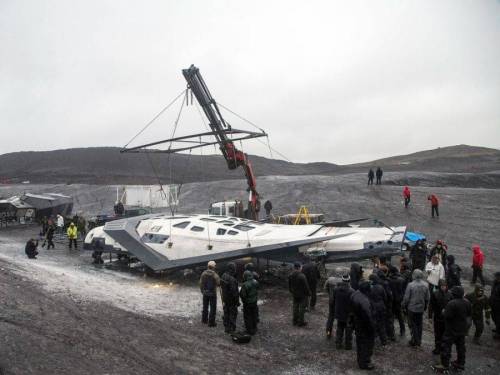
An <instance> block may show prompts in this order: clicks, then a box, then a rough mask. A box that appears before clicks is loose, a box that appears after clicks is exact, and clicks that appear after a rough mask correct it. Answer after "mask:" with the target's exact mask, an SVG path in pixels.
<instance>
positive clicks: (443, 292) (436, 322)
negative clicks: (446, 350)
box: [429, 279, 452, 355]
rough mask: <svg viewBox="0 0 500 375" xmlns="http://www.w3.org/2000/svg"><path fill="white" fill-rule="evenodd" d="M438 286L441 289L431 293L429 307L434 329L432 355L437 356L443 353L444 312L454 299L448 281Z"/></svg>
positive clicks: (441, 282)
mask: <svg viewBox="0 0 500 375" xmlns="http://www.w3.org/2000/svg"><path fill="white" fill-rule="evenodd" d="M438 285H439V287H438V288H437V289H436V290H435V291H434V292H433V293H431V301H430V305H429V319H432V321H433V327H434V350H433V351H432V354H436V355H437V354H439V353H440V352H441V340H442V338H443V334H444V316H443V311H444V308H445V307H446V305H447V304H448V302H450V301H451V299H452V295H451V293H450V292H449V291H448V285H447V283H446V280H443V279H441V280H439V284H438Z"/></svg>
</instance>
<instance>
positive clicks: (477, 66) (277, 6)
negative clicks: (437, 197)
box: [0, 0, 500, 164]
mask: <svg viewBox="0 0 500 375" xmlns="http://www.w3.org/2000/svg"><path fill="white" fill-rule="evenodd" d="M192 63H194V64H195V65H197V66H198V67H199V68H200V70H201V72H202V74H203V76H204V78H205V81H206V83H207V84H208V87H209V88H210V90H211V93H212V95H213V96H214V98H215V99H216V100H217V101H218V102H220V103H222V104H223V105H225V106H226V107H229V108H231V109H232V110H234V111H236V112H237V113H239V114H241V115H243V116H244V117H246V118H248V119H250V120H251V121H253V122H254V123H256V124H258V125H259V126H260V127H262V128H264V129H265V130H266V131H267V132H268V133H269V135H270V142H271V145H272V146H273V147H274V148H275V149H277V150H279V151H281V152H282V153H283V154H284V155H286V156H287V157H288V158H289V159H291V160H292V161H295V162H309V161H328V162H333V163H341V164H344V163H352V162H361V161H368V160H372V159H376V158H381V157H385V156H392V155H395V154H405V153H410V152H414V151H420V150H424V149H431V148H435V147H439V146H447V145H455V144H461V143H465V144H472V145H478V146H479V145H480V146H488V147H494V148H500V2H499V1H497V0H489V1H487V0H484V1H482V0H474V1H472V0H470V1H459V0H451V1H435V0H430V1H423V0H416V1H403V0H394V1H389V0H387V1H371V0H366V1H352V0H349V1H311V0H309V1H290V0H286V1H269V0H267V1H235V0H228V1H186V0H183V1H180V0H179V1H166V0H161V1H145V0H144V1H124V0H116V1H102V0H99V1H91V0H84V1H70V0H67V1H66V0H60V1H43V0H32V1H21V0H12V1H11V0H1V1H0V129H1V134H0V154H2V153H6V152H13V151H21V150H51V149H61V148H70V147H89V146H123V145H124V144H126V143H127V142H128V140H129V139H130V138H131V137H132V136H133V135H135V134H136V133H137V132H138V131H139V130H140V129H141V128H142V127H143V126H144V124H146V123H147V122H148V120H150V119H151V118H152V117H153V116H154V115H155V114H156V113H157V112H158V111H159V110H160V109H161V108H162V107H164V106H165V105H166V104H167V103H168V102H170V101H171V100H172V99H173V98H174V97H175V96H176V95H177V94H179V93H180V92H181V91H182V90H183V89H184V88H185V86H186V84H185V81H184V78H183V76H182V74H181V69H183V68H187V67H189V65H191V64H192ZM179 105H180V103H179ZM179 105H177V103H176V106H175V108H173V109H172V110H171V111H168V112H167V113H166V115H165V116H163V117H161V118H160V120H159V121H158V122H157V123H155V124H154V125H152V126H151V127H150V128H149V129H148V130H147V131H146V132H145V133H144V134H143V135H142V136H141V137H140V138H139V139H138V140H137V141H136V142H135V144H138V143H142V142H143V141H144V142H147V141H151V140H156V139H160V138H168V137H169V136H170V134H171V132H172V126H173V122H174V120H175V116H176V112H177V111H178V107H179ZM227 118H228V120H229V121H230V122H231V123H232V124H233V126H234V127H247V128H248V126H247V125H245V124H244V123H242V122H241V121H238V120H237V119H236V118H234V117H233V116H231V115H230V114H227ZM203 130H204V126H203V123H202V122H201V120H200V117H199V115H198V113H197V112H196V109H195V107H188V108H187V109H186V110H185V111H183V114H182V117H181V121H180V123H179V129H178V131H177V135H181V134H190V133H193V132H200V131H203ZM243 147H244V151H245V152H248V153H253V154H259V155H263V156H269V150H268V149H267V148H266V147H264V146H263V145H261V144H260V143H257V142H256V141H252V142H249V143H247V144H244V146H243ZM204 152H211V153H213V152H214V150H213V149H210V150H205V151H204ZM197 153H199V151H197ZM274 156H275V157H276V156H277V155H276V154H274Z"/></svg>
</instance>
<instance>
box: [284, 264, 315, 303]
mask: <svg viewBox="0 0 500 375" xmlns="http://www.w3.org/2000/svg"><path fill="white" fill-rule="evenodd" d="M288 290H290V293H292V295H293V297H294V298H300V299H302V298H305V297H308V296H310V295H311V290H310V289H309V284H308V283H307V279H306V276H305V275H304V274H303V273H302V272H301V271H299V270H294V271H293V272H292V273H291V274H290V276H288Z"/></svg>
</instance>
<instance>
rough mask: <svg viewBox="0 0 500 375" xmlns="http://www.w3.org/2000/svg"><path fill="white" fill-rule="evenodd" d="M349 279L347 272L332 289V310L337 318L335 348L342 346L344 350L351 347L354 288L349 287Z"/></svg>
mask: <svg viewBox="0 0 500 375" xmlns="http://www.w3.org/2000/svg"><path fill="white" fill-rule="evenodd" d="M350 281H351V278H350V276H349V274H347V273H346V274H344V275H342V281H341V282H340V283H339V284H338V285H337V287H336V288H335V289H334V291H333V297H332V299H333V301H332V310H333V313H334V318H335V319H337V335H336V337H335V344H336V346H337V349H342V348H343V347H344V348H345V349H346V350H351V349H352V330H353V321H352V320H353V318H352V307H351V295H352V294H353V293H354V289H352V288H351V285H350ZM332 323H333V322H332ZM327 329H328V328H327ZM330 332H331V329H330ZM344 337H345V344H344ZM344 345H345V346H344Z"/></svg>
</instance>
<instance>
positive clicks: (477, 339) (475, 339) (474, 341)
mask: <svg viewBox="0 0 500 375" xmlns="http://www.w3.org/2000/svg"><path fill="white" fill-rule="evenodd" d="M472 342H473V343H474V344H476V345H481V340H480V339H479V337H474V338H473V339H472Z"/></svg>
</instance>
